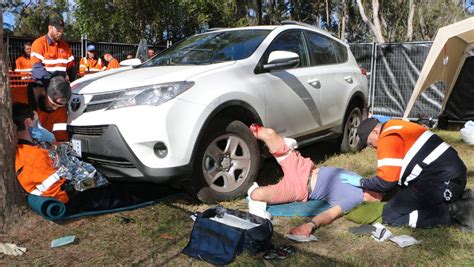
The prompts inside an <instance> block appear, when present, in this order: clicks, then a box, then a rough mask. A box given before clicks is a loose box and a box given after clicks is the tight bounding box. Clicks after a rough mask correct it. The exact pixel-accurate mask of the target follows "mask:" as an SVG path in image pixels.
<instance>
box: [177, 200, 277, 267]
mask: <svg viewBox="0 0 474 267" xmlns="http://www.w3.org/2000/svg"><path fill="white" fill-rule="evenodd" d="M272 234H273V225H272V222H271V221H270V220H267V219H264V218H261V217H258V216H255V215H253V214H250V213H248V212H243V211H239V210H232V209H226V208H223V207H219V206H218V207H214V208H210V209H207V210H206V211H204V212H202V213H200V214H197V215H196V220H195V222H194V226H193V230H192V232H191V237H190V239H189V242H188V245H187V246H186V247H185V248H184V249H183V253H184V254H186V255H188V256H190V257H193V258H196V259H201V260H205V261H207V262H209V263H211V264H216V265H223V264H229V263H231V262H232V261H233V260H234V259H235V257H236V256H238V255H239V254H240V253H242V251H244V250H247V251H249V252H250V253H251V254H253V255H254V254H256V253H258V252H260V251H266V250H269V249H271V247H272V244H271V238H272Z"/></svg>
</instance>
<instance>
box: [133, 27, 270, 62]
mask: <svg viewBox="0 0 474 267" xmlns="http://www.w3.org/2000/svg"><path fill="white" fill-rule="evenodd" d="M268 33H270V31H269V30H234V31H223V32H222V31H221V32H211V33H206V34H199V35H195V36H192V37H190V38H188V39H186V40H184V41H182V42H180V43H178V44H176V45H175V46H172V47H170V48H169V49H166V50H165V51H163V52H162V53H160V54H158V55H157V56H156V57H154V58H152V59H150V60H148V61H146V62H145V63H144V64H143V65H142V66H141V67H153V66H165V65H202V64H213V63H219V62H225V61H233V60H239V59H244V58H247V57H249V56H250V55H251V54H252V53H253V52H254V51H255V49H257V47H258V46H259V45H260V43H261V42H262V41H263V39H264V38H265V37H266V36H267V35H268Z"/></svg>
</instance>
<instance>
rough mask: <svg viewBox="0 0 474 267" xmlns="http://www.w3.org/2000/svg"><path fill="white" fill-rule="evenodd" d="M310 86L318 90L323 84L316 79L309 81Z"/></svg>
mask: <svg viewBox="0 0 474 267" xmlns="http://www.w3.org/2000/svg"><path fill="white" fill-rule="evenodd" d="M308 84H309V85H311V86H312V87H314V88H316V89H319V88H321V83H320V82H319V79H316V78H315V79H311V80H308Z"/></svg>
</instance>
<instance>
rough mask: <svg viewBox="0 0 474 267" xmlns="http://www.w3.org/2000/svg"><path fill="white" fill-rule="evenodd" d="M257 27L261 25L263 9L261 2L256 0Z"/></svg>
mask: <svg viewBox="0 0 474 267" xmlns="http://www.w3.org/2000/svg"><path fill="white" fill-rule="evenodd" d="M256 2H257V25H262V24H263V23H262V22H263V7H262V4H263V3H262V0H257V1H256Z"/></svg>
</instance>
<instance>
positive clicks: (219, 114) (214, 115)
mask: <svg viewBox="0 0 474 267" xmlns="http://www.w3.org/2000/svg"><path fill="white" fill-rule="evenodd" d="M219 118H229V119H232V118H235V119H237V120H240V121H242V122H243V123H245V124H246V125H250V124H252V123H259V124H262V122H263V121H262V119H261V117H260V115H259V114H258V112H257V111H256V110H255V109H254V108H253V107H252V106H251V105H250V104H248V103H247V102H244V101H241V100H231V101H227V102H224V103H222V104H221V105H219V106H218V107H217V108H215V109H214V110H213V111H212V112H211V113H210V115H209V116H208V117H207V118H206V120H205V121H204V123H203V124H202V127H201V129H200V130H199V134H198V137H197V139H196V142H195V145H194V147H193V151H192V154H191V164H194V162H195V159H196V153H197V150H198V147H199V144H200V143H201V142H202V139H203V135H204V133H205V132H206V130H207V129H208V127H209V126H210V125H211V124H212V123H213V122H214V121H215V120H217V119H219Z"/></svg>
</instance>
